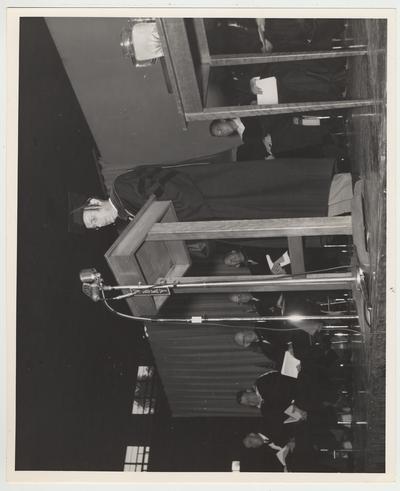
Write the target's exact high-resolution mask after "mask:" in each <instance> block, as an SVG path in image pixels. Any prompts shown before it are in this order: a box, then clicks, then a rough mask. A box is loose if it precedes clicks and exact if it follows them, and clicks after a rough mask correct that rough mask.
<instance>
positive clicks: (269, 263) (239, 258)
mask: <svg viewBox="0 0 400 491" xmlns="http://www.w3.org/2000/svg"><path fill="white" fill-rule="evenodd" d="M268 256H269V258H268ZM224 263H225V264H226V265H227V266H231V267H233V268H238V267H240V266H246V267H248V268H249V270H250V272H251V274H254V275H267V274H288V273H289V272H290V266H289V265H290V258H289V255H288V252H287V250H285V249H280V248H274V249H271V250H266V249H264V248H263V247H242V248H241V249H240V250H232V251H230V252H228V253H227V254H225V256H224ZM284 268H286V269H284Z"/></svg>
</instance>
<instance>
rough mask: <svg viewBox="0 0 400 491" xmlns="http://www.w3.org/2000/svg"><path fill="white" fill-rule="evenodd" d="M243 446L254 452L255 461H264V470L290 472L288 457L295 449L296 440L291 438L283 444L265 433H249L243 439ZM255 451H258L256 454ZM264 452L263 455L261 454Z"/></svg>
mask: <svg viewBox="0 0 400 491" xmlns="http://www.w3.org/2000/svg"><path fill="white" fill-rule="evenodd" d="M243 445H244V446H245V448H247V449H251V450H252V451H253V455H255V459H260V457H261V456H262V457H261V458H263V459H264V466H265V467H264V469H263V470H265V471H268V472H288V470H289V469H288V467H287V463H286V460H287V456H288V454H289V453H291V452H293V450H294V448H295V440H294V439H293V438H289V439H286V440H284V443H282V442H275V441H273V440H272V439H271V438H270V437H269V436H267V435H265V434H264V433H248V434H247V435H246V436H245V437H244V438H243ZM255 450H258V452H257V453H256V452H255ZM261 452H262V453H261Z"/></svg>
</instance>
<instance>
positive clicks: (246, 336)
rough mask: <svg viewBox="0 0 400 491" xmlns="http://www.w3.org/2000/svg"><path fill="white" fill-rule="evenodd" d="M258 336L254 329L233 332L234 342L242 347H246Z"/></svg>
mask: <svg viewBox="0 0 400 491" xmlns="http://www.w3.org/2000/svg"><path fill="white" fill-rule="evenodd" d="M257 339H258V336H257V334H256V333H255V331H251V330H248V331H247V330H246V331H239V332H237V333H236V334H235V343H236V344H238V345H239V346H242V347H243V348H248V347H249V346H250V344H251V343H254V342H255V341H257Z"/></svg>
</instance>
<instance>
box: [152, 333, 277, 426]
mask: <svg viewBox="0 0 400 491" xmlns="http://www.w3.org/2000/svg"><path fill="white" fill-rule="evenodd" d="M147 330H148V333H149V339H150V344H151V347H152V350H153V353H154V356H155V359H156V365H157V369H158V372H159V374H160V377H161V382H162V384H163V386H164V390H165V392H166V394H167V398H168V401H169V405H170V408H171V411H172V414H173V416H180V417H182V416H188V417H195V416H246V417H248V416H259V410H257V409H253V408H246V407H244V406H240V405H239V404H238V403H237V402H236V393H237V391H238V390H241V389H244V388H247V387H251V386H252V385H253V383H254V381H255V379H256V378H257V377H258V376H259V375H261V374H262V373H264V372H265V365H266V363H267V360H266V358H265V357H264V356H263V355H261V354H259V353H254V352H252V351H249V350H247V349H243V348H240V347H239V346H237V345H236V344H235V343H234V340H233V336H234V333H235V332H236V331H238V330H240V327H238V328H232V327H219V326H213V327H210V326H207V325H206V324H203V325H201V326H193V325H191V324H188V325H177V324H168V325H167V324H156V323H153V324H149V325H147Z"/></svg>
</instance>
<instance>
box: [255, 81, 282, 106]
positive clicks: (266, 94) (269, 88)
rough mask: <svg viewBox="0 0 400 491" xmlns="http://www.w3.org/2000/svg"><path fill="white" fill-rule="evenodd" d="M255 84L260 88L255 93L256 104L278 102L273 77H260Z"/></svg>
mask: <svg viewBox="0 0 400 491" xmlns="http://www.w3.org/2000/svg"><path fill="white" fill-rule="evenodd" d="M256 86H257V87H259V88H260V89H261V90H262V94H257V104H278V88H277V85H276V78H275V77H268V78H260V79H258V80H257V81H256Z"/></svg>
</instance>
